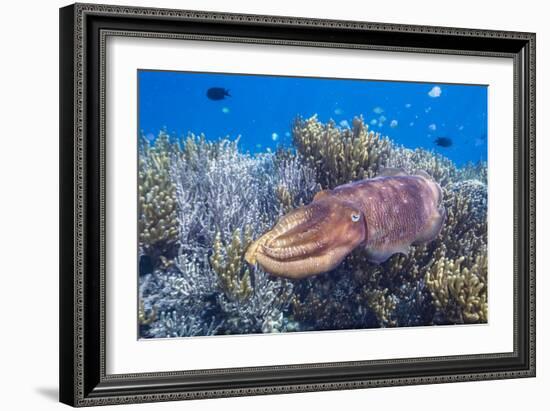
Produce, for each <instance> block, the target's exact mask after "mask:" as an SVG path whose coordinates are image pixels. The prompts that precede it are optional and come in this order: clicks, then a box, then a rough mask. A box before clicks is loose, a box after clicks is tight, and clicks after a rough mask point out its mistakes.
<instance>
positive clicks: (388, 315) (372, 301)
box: [364, 288, 396, 327]
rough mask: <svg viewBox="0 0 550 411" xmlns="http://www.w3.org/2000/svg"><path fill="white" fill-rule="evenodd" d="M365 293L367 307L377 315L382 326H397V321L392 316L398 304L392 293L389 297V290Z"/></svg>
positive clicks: (375, 290) (374, 290)
mask: <svg viewBox="0 0 550 411" xmlns="http://www.w3.org/2000/svg"><path fill="white" fill-rule="evenodd" d="M364 293H365V297H366V302H367V305H368V307H369V308H370V309H371V310H372V311H373V312H374V314H375V315H376V318H377V319H378V322H379V323H380V326H381V327H386V326H395V325H396V321H395V319H394V318H392V314H393V311H394V310H395V307H396V303H395V298H393V296H392V295H391V293H390V295H388V289H387V288H385V289H383V290H380V289H373V290H365V291H364Z"/></svg>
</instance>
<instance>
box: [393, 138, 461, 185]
mask: <svg viewBox="0 0 550 411" xmlns="http://www.w3.org/2000/svg"><path fill="white" fill-rule="evenodd" d="M385 166H386V167H394V168H402V169H404V170H405V171H407V172H408V173H409V174H414V173H415V172H417V171H420V170H423V171H425V172H427V173H428V174H429V175H430V176H431V177H432V178H433V179H434V180H435V181H437V182H438V183H439V184H441V185H442V186H445V185H447V184H448V183H450V182H452V181H455V180H456V179H457V178H458V175H459V172H458V169H457V167H456V166H455V165H454V163H453V162H452V161H451V160H449V159H448V158H447V157H444V156H442V155H441V154H437V153H434V152H432V151H427V150H424V149H421V148H417V149H415V150H411V149H409V148H405V147H403V146H393V147H392V150H391V153H390V155H389V156H388V161H387V162H386V163H385Z"/></svg>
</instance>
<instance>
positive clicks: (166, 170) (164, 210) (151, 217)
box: [138, 131, 178, 262]
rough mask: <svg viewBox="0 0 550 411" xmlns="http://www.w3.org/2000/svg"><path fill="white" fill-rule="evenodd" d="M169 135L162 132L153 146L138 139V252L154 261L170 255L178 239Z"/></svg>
mask: <svg viewBox="0 0 550 411" xmlns="http://www.w3.org/2000/svg"><path fill="white" fill-rule="evenodd" d="M169 145H170V143H169V136H168V135H167V134H166V133H165V132H164V131H162V132H161V133H160V134H159V136H158V137H157V139H156V141H155V144H153V145H152V146H151V145H150V144H149V142H148V140H147V139H145V138H144V137H142V138H141V144H140V150H139V162H138V167H139V170H138V195H139V202H138V233H139V248H140V255H147V256H149V257H150V258H151V259H152V260H153V261H155V262H156V260H157V259H158V258H159V257H160V256H161V255H164V256H165V255H172V254H173V249H174V246H175V245H176V244H177V242H178V221H177V210H176V201H175V197H176V186H175V184H174V181H173V179H172V178H171V175H170V166H171V159H170V149H169Z"/></svg>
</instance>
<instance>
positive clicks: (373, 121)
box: [370, 118, 378, 126]
mask: <svg viewBox="0 0 550 411" xmlns="http://www.w3.org/2000/svg"><path fill="white" fill-rule="evenodd" d="M370 123H371V125H373V126H375V125H376V124H377V123H378V121H377V120H376V119H375V118H373V119H372V120H371V121H370Z"/></svg>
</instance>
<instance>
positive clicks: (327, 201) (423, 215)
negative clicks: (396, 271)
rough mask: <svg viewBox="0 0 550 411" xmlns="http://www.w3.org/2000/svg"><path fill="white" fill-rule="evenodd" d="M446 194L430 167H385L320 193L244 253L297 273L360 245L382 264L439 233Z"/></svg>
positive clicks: (334, 262)
mask: <svg viewBox="0 0 550 411" xmlns="http://www.w3.org/2000/svg"><path fill="white" fill-rule="evenodd" d="M441 200H442V191H441V187H440V186H439V184H437V183H436V182H435V181H434V180H433V179H432V178H431V177H430V176H429V175H428V174H427V173H425V172H422V171H421V172H419V173H417V174H416V175H408V174H406V173H405V172H404V171H403V170H401V169H385V170H384V171H383V172H382V173H380V174H379V175H378V176H377V177H376V178H371V179H365V180H360V181H356V182H353V183H350V184H345V185H341V186H338V187H336V188H335V189H333V190H325V191H321V192H319V193H317V194H316V195H315V197H314V198H313V201H312V202H311V203H310V204H308V205H306V206H303V207H299V208H297V209H295V210H293V211H291V212H290V213H288V214H286V215H284V216H283V217H281V218H280V219H279V221H278V222H277V223H276V224H275V226H274V227H273V228H272V229H271V230H269V231H268V232H266V233H265V234H264V235H262V236H261V237H260V238H258V239H257V240H256V241H254V242H253V243H252V244H251V245H250V246H249V248H248V249H247V251H246V254H245V259H246V261H247V262H248V263H249V264H259V265H260V266H261V267H262V268H263V269H264V270H265V271H267V272H268V273H271V274H273V275H276V276H282V277H287V278H293V279H299V278H305V277H309V276H313V275H316V274H320V273H323V272H327V271H330V270H333V269H334V268H336V267H337V266H338V265H339V264H340V263H341V262H342V261H343V260H344V258H345V257H346V256H347V255H348V254H349V253H350V252H351V251H352V250H353V249H355V248H356V247H359V246H361V247H365V249H366V251H367V257H368V259H369V261H371V262H373V263H378V264H379V263H382V262H384V261H386V260H387V259H388V258H390V257H391V256H392V255H393V254H396V253H403V254H406V253H407V252H408V250H409V247H410V246H411V245H412V244H421V243H427V242H430V241H432V240H434V239H435V238H436V237H437V236H438V235H439V233H440V231H441V228H442V226H443V223H444V221H445V217H446V212H445V209H444V207H443V206H442V204H441Z"/></svg>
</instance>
